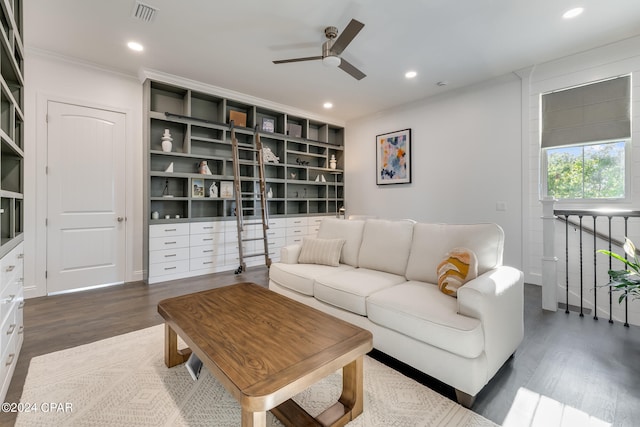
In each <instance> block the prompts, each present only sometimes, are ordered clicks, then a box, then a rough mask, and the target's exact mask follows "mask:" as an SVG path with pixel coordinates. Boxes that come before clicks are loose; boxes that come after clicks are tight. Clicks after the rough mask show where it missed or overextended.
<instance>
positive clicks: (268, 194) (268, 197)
mask: <svg viewBox="0 0 640 427" xmlns="http://www.w3.org/2000/svg"><path fill="white" fill-rule="evenodd" d="M271 198H273V190H271V187H269V192H268V193H267V199H271Z"/></svg>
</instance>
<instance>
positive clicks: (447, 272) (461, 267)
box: [438, 248, 478, 297]
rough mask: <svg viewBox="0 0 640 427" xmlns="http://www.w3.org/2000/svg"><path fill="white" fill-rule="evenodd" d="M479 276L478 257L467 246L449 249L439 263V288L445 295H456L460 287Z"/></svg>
mask: <svg viewBox="0 0 640 427" xmlns="http://www.w3.org/2000/svg"><path fill="white" fill-rule="evenodd" d="M476 277H478V259H477V258H476V254H474V253H473V251H470V250H469V249H467V248H455V249H452V250H451V251H449V253H448V254H447V255H446V256H445V257H444V259H443V260H442V262H440V264H438V288H439V289H440V291H441V292H442V293H444V294H445V295H450V296H452V297H455V296H456V294H457V292H458V288H459V287H460V286H462V285H464V284H465V283H466V282H468V281H469V280H471V279H475V278H476Z"/></svg>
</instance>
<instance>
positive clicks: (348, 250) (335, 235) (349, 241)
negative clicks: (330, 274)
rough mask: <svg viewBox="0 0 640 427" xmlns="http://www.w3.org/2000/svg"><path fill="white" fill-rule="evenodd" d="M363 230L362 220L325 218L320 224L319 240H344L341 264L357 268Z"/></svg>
mask: <svg viewBox="0 0 640 427" xmlns="http://www.w3.org/2000/svg"><path fill="white" fill-rule="evenodd" d="M363 229H364V221H362V220H351V219H350V220H344V219H338V218H324V219H323V220H322V222H321V223H320V229H319V230H318V238H321V239H344V240H345V242H344V246H343V247H342V253H341V254H340V263H341V264H348V265H351V266H353V267H357V266H358V254H359V252H360V244H361V243H362V230H363Z"/></svg>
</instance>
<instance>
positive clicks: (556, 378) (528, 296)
mask: <svg viewBox="0 0 640 427" xmlns="http://www.w3.org/2000/svg"><path fill="white" fill-rule="evenodd" d="M244 281H249V282H255V283H258V284H261V285H263V286H266V284H267V269H266V268H259V267H258V268H252V269H249V270H248V271H246V272H244V273H242V274H240V275H234V274H233V272H227V273H219V274H215V275H210V276H205V277H199V278H194V279H185V280H179V281H173V282H167V283H160V284H154V285H150V286H147V285H146V284H144V283H131V284H126V285H122V286H113V287H108V288H101V289H94V290H89V291H85V292H80V293H72V294H64V295H56V296H50V297H42V298H34V299H29V300H27V303H26V305H25V308H24V310H25V311H24V315H25V340H24V344H23V346H22V350H21V354H20V358H19V360H18V364H17V366H16V371H15V374H14V376H13V380H12V382H11V386H10V387H9V391H8V394H7V397H6V399H5V401H7V402H19V400H20V396H21V394H22V388H23V385H24V380H25V377H26V375H27V370H28V367H29V361H30V360H31V358H33V357H36V356H39V355H42V354H46V353H51V352H54V351H58V350H62V349H65V348H70V347H75V346H78V345H82V344H86V343H89V342H93V341H97V340H101V339H104V338H108V337H111V336H115V335H119V334H124V333H127V332H131V331H135V330H138V329H143V328H146V327H149V326H153V325H157V324H160V323H162V318H161V317H160V315H159V314H158V313H157V304H158V302H159V301H161V300H162V299H165V298H169V297H172V296H176V295H182V294H186V293H190V292H195V291H199V290H205V289H211V288H214V287H217V286H223V285H227V284H231V283H236V282H244ZM540 301H541V291H540V288H539V287H537V286H533V285H526V286H525V338H524V341H523V343H522V345H521V346H520V348H519V349H518V351H517V352H516V354H515V357H513V358H512V359H510V360H509V361H508V362H507V363H506V364H505V365H504V366H503V367H502V369H501V370H500V372H498V374H497V375H496V376H495V377H494V378H493V379H492V380H491V382H490V383H489V384H488V385H487V386H486V387H485V388H484V389H483V390H482V391H481V392H480V394H479V395H478V397H477V400H476V402H475V404H474V406H473V408H472V409H473V410H474V411H475V412H477V413H479V414H481V415H483V416H485V417H486V418H489V419H490V420H492V421H494V422H496V423H498V424H502V423H504V422H505V419H506V417H507V414H508V413H509V411H510V409H511V408H512V405H514V404H515V405H517V406H527V405H531V404H532V399H533V400H535V399H536V398H539V399H540V400H541V402H542V403H541V404H540V405H539V406H538V408H546V407H552V406H554V405H555V407H556V408H557V407H560V408H563V409H564V410H565V412H566V413H571V414H573V416H574V417H577V418H576V419H580V416H582V417H583V418H582V419H584V417H587V418H588V417H592V421H601V422H604V423H605V424H597V425H613V426H637V425H639V424H640V421H639V420H640V328H638V327H635V326H632V327H630V328H625V327H624V326H622V325H621V324H613V325H612V324H609V323H608V322H607V321H606V320H599V321H594V320H593V319H592V318H590V317H584V318H580V317H579V316H578V315H577V314H576V313H571V314H569V315H567V314H565V313H564V312H563V311H559V312H556V313H552V312H547V311H543V310H542V309H541V308H540V305H541V304H540ZM372 356H373V357H375V358H377V359H379V360H381V361H383V362H385V363H387V364H389V365H391V366H393V367H394V368H396V369H398V370H400V371H402V372H403V373H404V374H405V375H408V376H411V377H413V378H414V379H416V380H418V381H420V382H422V383H423V384H425V385H427V386H429V387H431V388H432V389H434V390H436V391H438V392H439V393H441V394H443V395H445V396H447V397H449V398H452V399H453V398H454V393H453V390H452V389H451V388H449V387H448V386H446V385H444V384H441V383H439V382H438V381H435V380H433V379H432V378H430V377H427V376H425V375H423V374H420V373H419V372H416V371H415V370H413V369H411V368H409V367H407V366H405V365H403V364H401V363H399V362H397V361H395V360H392V359H390V358H388V357H386V356H385V355H383V354H381V353H379V352H375V351H374V352H372ZM521 389H522V391H521V392H520V393H518V391H519V390H521ZM523 396H527V397H528V400H526V401H525V400H523ZM549 402H551V403H552V404H551V405H549ZM533 403H535V402H533ZM576 410H577V411H576ZM578 411H581V412H578ZM576 414H577V415H576ZM537 416H548V414H545V413H544V412H543V409H539V410H538V412H537ZM14 421H15V414H5V413H2V414H0V425H2V426H5V425H6V426H10V425H13V423H14ZM509 421H513V418H512V416H511V417H510V418H509ZM516 421H517V422H516V423H515V424H511V425H529V421H530V420H529V421H527V420H526V419H525V418H523V417H522V416H521V417H519V418H518V419H516ZM545 425H550V424H545ZM576 425H585V424H584V423H582V421H580V423H579V424H576Z"/></svg>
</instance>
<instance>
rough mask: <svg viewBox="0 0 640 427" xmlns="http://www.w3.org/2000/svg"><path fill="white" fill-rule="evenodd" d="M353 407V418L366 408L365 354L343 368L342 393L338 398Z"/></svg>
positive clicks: (348, 406)
mask: <svg viewBox="0 0 640 427" xmlns="http://www.w3.org/2000/svg"><path fill="white" fill-rule="evenodd" d="M338 401H339V402H340V403H342V404H343V405H344V406H345V408H350V409H351V419H354V418H355V417H357V416H358V415H360V414H362V410H363V408H364V356H360V357H358V358H357V359H356V360H354V361H353V362H351V363H349V364H348V365H346V366H345V367H344V368H342V395H341V396H340V399H339V400H338Z"/></svg>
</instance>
